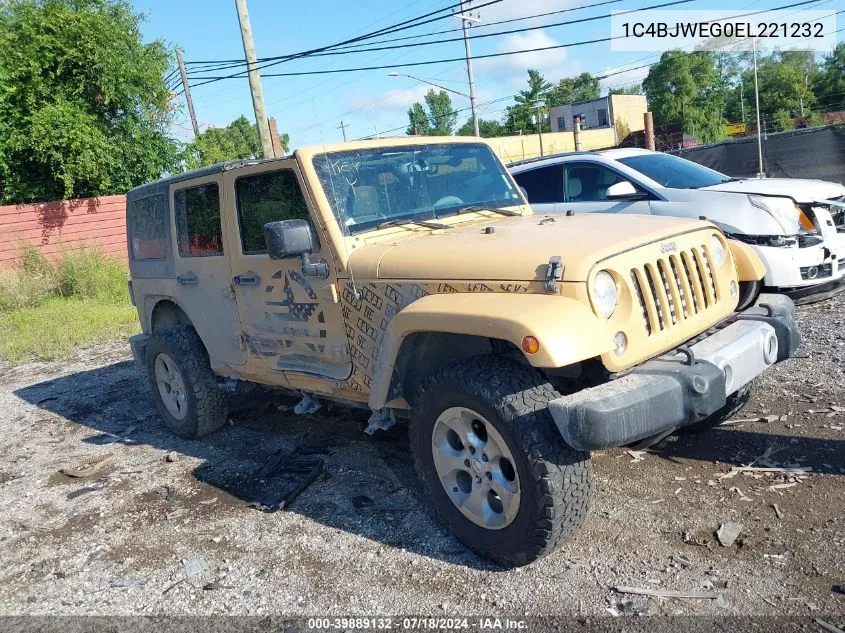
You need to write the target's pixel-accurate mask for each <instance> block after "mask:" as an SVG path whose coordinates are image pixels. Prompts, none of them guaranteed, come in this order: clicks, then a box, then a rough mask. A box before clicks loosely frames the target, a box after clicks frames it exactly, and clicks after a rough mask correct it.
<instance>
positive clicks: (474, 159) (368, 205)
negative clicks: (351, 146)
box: [313, 143, 522, 233]
mask: <svg viewBox="0 0 845 633" xmlns="http://www.w3.org/2000/svg"><path fill="white" fill-rule="evenodd" d="M313 161H314V169H315V170H316V172H317V177H318V179H319V181H320V185H321V186H322V188H323V192H324V193H325V195H326V198H327V199H328V201H329V204H330V205H331V207H332V211H333V212H334V214H335V217H336V218H337V220H338V222H339V224H340V225H341V226H342V227H344V228H345V230H346V231H347V232H348V233H356V232H360V231H364V230H368V229H372V228H376V227H378V226H379V225H384V224H385V223H387V222H389V221H391V220H432V219H437V218H442V217H444V216H447V215H454V214H456V213H459V212H461V210H462V209H465V208H466V207H474V206H479V207H486V208H490V209H501V208H504V207H509V206H515V205H518V204H521V202H522V200H521V198H520V195H519V193H518V192H517V190H516V188H515V187H514V185H513V183H512V181H511V178H510V176H509V175H508V174H507V172H506V171H505V170H504V168H503V167H502V165H501V163H500V162H499V161H498V160H497V159H496V157H495V156H494V155H493V153H492V152H491V151H490V148H489V147H487V146H486V145H484V144H480V143H478V144H475V143H455V144H446V145H444V144H437V145H414V146H407V147H404V146H403V147H384V148H379V149H365V150H355V151H344V152H332V153H327V154H321V155H318V156H315V157H314V159H313Z"/></svg>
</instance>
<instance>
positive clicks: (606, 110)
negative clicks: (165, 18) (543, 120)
mask: <svg viewBox="0 0 845 633" xmlns="http://www.w3.org/2000/svg"><path fill="white" fill-rule="evenodd" d="M647 110H648V104H647V103H646V98H645V95H608V96H606V97H601V98H599V99H592V100H590V101H576V102H575V103H570V104H567V105H562V106H555V107H553V108H550V110H549V118H550V119H551V126H552V132H571V131H572V129H573V125H574V118H575V117H576V116H580V117H581V129H582V130H590V129H596V128H603V127H617V126H619V127H620V128H627V129H625V130H624V131H623V129H617V130H616V133H617V136H619V138H618V139H617V140H619V141H621V140H622V138H623V137H624V136H627V134H629V133H631V132H638V131H640V130H642V129H643V128H644V123H643V115H644V114H645V113H646V111H647ZM620 133H621V134H620Z"/></svg>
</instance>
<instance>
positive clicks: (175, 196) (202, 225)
mask: <svg viewBox="0 0 845 633" xmlns="http://www.w3.org/2000/svg"><path fill="white" fill-rule="evenodd" d="M223 195H224V192H223V186H222V178H221V176H220V174H217V175H215V176H206V177H203V178H197V179H195V180H189V181H185V182H179V183H176V184H174V185H172V186H171V188H170V208H171V209H173V211H174V212H173V219H172V222H173V227H172V235H175V236H176V240H175V243H174V245H173V249H174V267H175V273H176V286H175V291H174V299H175V300H176V302H177V303H178V304H179V306H180V307H181V308H182V309H183V310H184V311H185V313H186V314H187V315H188V318H190V319H191V323H193V325H194V328H195V329H196V330H197V333H198V334H199V335H200V338H201V339H202V341H203V343H205V346H206V348H207V349H208V353H209V356H210V357H211V359H212V363H216V362H222V363H227V364H230V365H243V364H244V363H245V362H246V351H245V349H244V347H243V343H242V341H241V336H240V327H239V324H238V309H237V305H236V304H235V296H234V293H233V291H232V287H231V283H232V274H231V270H230V268H229V260H228V258H227V257H226V253H227V251H228V250H229V248H230V246H229V245H228V244H226V243H225V240H224V237H223V236H224V231H223V226H222V223H221V214H220V210H221V208H222V207H223Z"/></svg>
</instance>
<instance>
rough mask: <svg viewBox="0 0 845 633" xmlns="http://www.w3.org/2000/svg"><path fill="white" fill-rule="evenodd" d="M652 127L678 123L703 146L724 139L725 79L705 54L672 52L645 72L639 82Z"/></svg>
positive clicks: (706, 53) (715, 64) (710, 58)
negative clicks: (641, 83) (651, 118)
mask: <svg viewBox="0 0 845 633" xmlns="http://www.w3.org/2000/svg"><path fill="white" fill-rule="evenodd" d="M643 90H644V92H645V94H646V96H647V97H648V103H649V108H650V109H651V111H652V112H653V113H654V123H655V125H667V124H670V123H681V124H682V125H683V129H684V132H686V133H689V134H694V135H695V136H696V138H698V139H699V140H700V141H702V142H704V143H712V142H714V141H718V140H721V139H722V138H724V136H725V132H724V128H723V124H722V109H723V107H724V101H725V93H726V90H727V77H726V76H725V75H723V73H722V69H721V68H720V67H719V66H718V64H717V57H716V55H714V54H713V53H711V52H708V51H695V52H692V53H685V52H683V51H679V50H672V51H667V52H665V53H663V55H661V57H660V61H659V62H658V63H657V64H655V65H654V66H652V67H651V68H650V69H649V72H648V76H647V77H646V78H645V80H644V81H643Z"/></svg>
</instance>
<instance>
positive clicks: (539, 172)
mask: <svg viewBox="0 0 845 633" xmlns="http://www.w3.org/2000/svg"><path fill="white" fill-rule="evenodd" d="M562 171H563V168H562V167H561V166H560V165H552V166H550V167H540V168H538V169H529V170H528V171H523V172H521V173H518V174H514V178H515V179H516V183H517V184H518V185H519V186H520V187H524V188H525V191H527V192H528V202H531V203H533V204H543V203H550V202H563V187H562V183H561V172H562Z"/></svg>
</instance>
